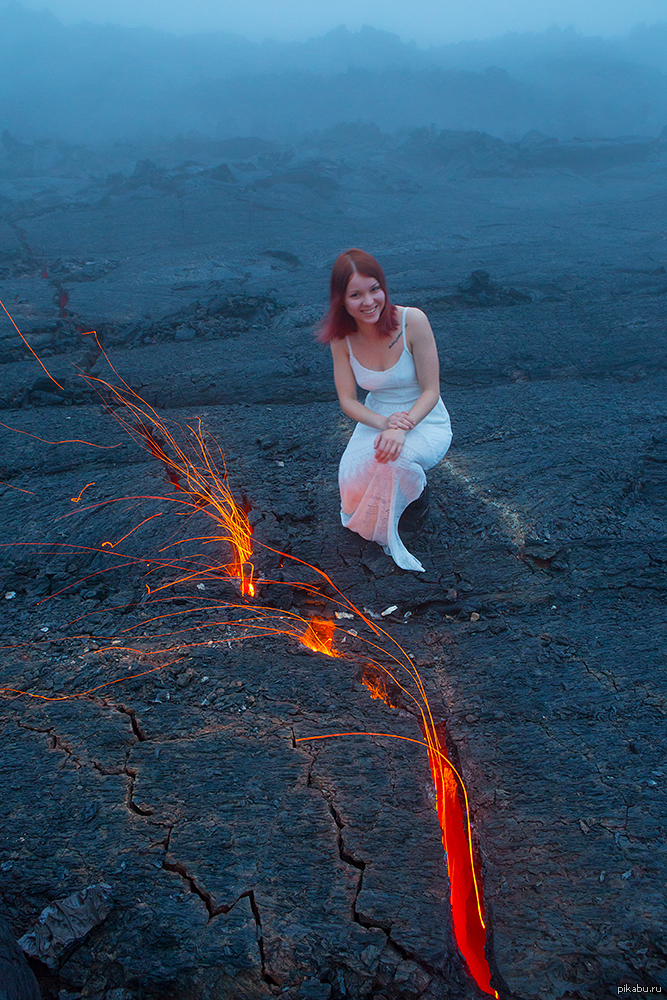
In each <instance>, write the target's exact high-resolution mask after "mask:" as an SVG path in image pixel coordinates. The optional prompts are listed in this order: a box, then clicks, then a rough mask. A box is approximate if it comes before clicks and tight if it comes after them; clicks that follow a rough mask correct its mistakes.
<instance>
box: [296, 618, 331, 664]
mask: <svg viewBox="0 0 667 1000" xmlns="http://www.w3.org/2000/svg"><path fill="white" fill-rule="evenodd" d="M335 628H336V625H335V623H334V622H333V621H331V620H329V619H326V618H311V619H310V621H309V622H308V628H307V629H306V631H305V632H304V634H303V635H302V636H301V639H300V640H299V641H300V642H301V644H302V645H303V646H307V648H308V649H312V650H313V651H314V652H315V653H324V655H325V656H340V653H337V652H336V651H335V649H334V648H333V634H334V629H335Z"/></svg>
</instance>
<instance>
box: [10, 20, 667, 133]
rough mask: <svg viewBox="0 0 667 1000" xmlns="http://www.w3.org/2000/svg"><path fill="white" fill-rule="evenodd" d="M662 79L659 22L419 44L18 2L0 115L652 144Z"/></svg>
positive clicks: (664, 62) (122, 129)
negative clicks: (184, 30) (535, 134)
mask: <svg viewBox="0 0 667 1000" xmlns="http://www.w3.org/2000/svg"><path fill="white" fill-rule="evenodd" d="M424 9H425V8H424ZM619 16H620V15H619ZM666 73H667V23H659V24H655V25H652V26H649V27H647V26H645V25H644V26H638V27H634V28H632V29H631V30H629V31H627V32H626V33H625V34H623V35H619V36H616V37H613V38H603V37H600V36H589V35H586V34H584V33H583V32H580V31H577V30H575V29H574V28H566V29H560V28H555V27H551V28H548V29H546V30H543V31H541V32H532V33H531V32H523V33H517V32H514V33H511V32H510V33H505V34H503V35H501V36H499V37H496V38H490V39H486V40H478V41H458V42H456V43H449V44H442V45H435V46H434V45H432V46H430V47H428V48H427V47H423V46H420V45H417V44H416V43H414V42H404V41H402V40H401V38H400V37H399V36H398V35H396V34H392V33H391V32H388V31H385V30H383V29H382V30H381V29H379V28H377V27H362V28H360V29H359V30H358V31H350V30H349V29H348V28H345V27H338V28H335V29H332V30H330V31H329V32H327V33H326V34H324V35H320V36H316V37H313V38H310V39H308V40H305V41H301V42H281V41H271V40H269V41H263V42H257V41H251V40H249V39H247V38H243V37H242V36H240V35H234V34H230V33H220V32H218V33H214V34H198V35H196V34H191V35H182V36H176V35H173V34H169V33H166V32H161V31H157V30H154V29H149V28H133V27H121V26H118V25H102V24H94V23H92V22H86V23H79V24H63V23H62V22H61V21H59V20H58V19H57V18H56V17H55V16H54V15H53V14H51V13H49V12H46V11H42V12H35V11H32V10H29V9H28V8H25V7H23V6H21V5H20V4H10V5H9V6H7V7H5V8H4V9H2V10H1V11H0V85H1V93H2V97H1V98H0V121H1V122H2V125H3V128H6V129H8V130H9V132H10V133H11V134H12V135H13V136H15V137H16V138H17V139H19V140H20V141H30V140H34V139H54V138H57V139H61V140H65V141H71V142H85V143H89V142H100V141H104V140H109V139H113V140H118V139H129V138H133V139H134V138H137V137H138V136H141V137H142V139H144V140H145V139H146V138H148V137H150V138H152V139H157V138H173V137H174V136H176V135H179V134H183V133H188V132H197V133H200V134H202V135H206V136H209V137H216V138H230V137H233V136H235V135H248V134H252V135H259V136H263V137H267V138H272V139H277V138H280V139H283V138H285V139H289V140H294V139H295V138H296V137H298V136H299V135H300V134H302V133H303V132H305V131H309V130H312V129H315V128H328V127H331V126H334V125H337V124H338V123H340V122H346V121H347V122H350V121H352V122H355V121H356V122H368V123H374V124H376V125H377V126H379V127H380V128H381V129H383V130H385V131H389V132H395V131H396V130H397V129H406V128H408V129H409V128H416V127H420V126H428V127H434V128H436V129H457V130H470V129H472V130H479V131H484V132H489V133H492V134H494V135H497V136H499V137H502V138H505V139H510V140H512V139H518V138H520V137H521V136H522V135H523V134H524V133H525V132H527V131H529V130H531V129H538V130H540V131H542V132H544V133H545V134H547V135H549V136H553V137H556V138H562V139H567V138H572V137H573V136H583V137H600V136H610V135H627V134H639V135H645V136H650V135H656V134H658V133H659V132H660V131H661V129H662V127H663V126H664V125H665V123H666V122H667V87H666V86H665V84H666V82H667V77H666Z"/></svg>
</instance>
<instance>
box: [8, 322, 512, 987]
mask: <svg viewBox="0 0 667 1000" xmlns="http://www.w3.org/2000/svg"><path fill="white" fill-rule="evenodd" d="M0 305H1V306H2V308H3V309H4V311H5V313H6V314H7V316H8V317H9V319H10V320H11V322H12V323H13V325H14V327H15V329H16V330H17V332H18V333H19V335H20V336H21V338H22V339H23V341H24V343H25V344H26V346H28V348H29V349H30V351H31V353H32V354H33V355H34V356H35V357H36V359H37V361H38V362H39V364H40V365H41V367H42V368H43V369H44V371H45V372H46V374H47V375H49V373H48V372H47V371H46V368H44V365H43V364H42V362H41V361H39V358H37V355H36V354H35V352H34V351H33V350H32V348H31V347H30V345H29V344H28V343H27V341H26V340H25V338H24V337H23V335H22V334H21V332H20V330H18V327H17V326H16V324H15V323H14V321H13V319H12V318H11V316H10V315H9V313H8V312H7V309H6V308H5V306H4V305H3V304H2V302H0ZM65 305H66V302H65V303H63V304H62V308H63V309H64V306H65ZM90 334H92V335H93V336H94V337H95V340H96V343H97V346H98V348H99V350H100V352H101V353H102V354H103V355H104V357H105V359H106V361H107V363H108V364H109V367H110V368H111V370H112V371H113V372H114V374H115V375H116V376H117V378H119V380H120V382H121V383H122V387H121V388H118V387H116V386H114V385H112V384H111V383H110V382H108V381H106V380H105V379H101V378H98V377H94V376H92V375H80V377H82V378H83V379H84V380H85V381H86V382H88V384H90V385H95V386H96V387H97V388H98V389H99V390H100V391H101V392H102V393H104V392H106V393H107V394H108V395H110V401H111V403H112V404H113V405H115V406H116V407H119V408H120V412H116V411H114V417H115V419H116V420H117V421H118V422H119V423H120V425H121V426H122V427H123V428H124V430H125V431H126V432H127V433H128V434H129V435H130V436H131V437H132V438H133V439H134V440H135V441H136V442H137V443H138V444H140V445H141V446H142V447H143V448H145V449H146V450H147V451H149V452H150V453H151V454H152V455H153V456H154V457H155V458H156V459H158V461H160V462H161V463H162V465H163V466H164V468H165V470H166V474H167V478H168V480H169V482H170V483H171V485H172V487H173V489H174V491H175V492H176V493H177V497H171V498H167V497H146V496H144V497H125V498H120V499H122V500H127V499H132V500H149V499H153V500H160V501H162V502H164V501H166V500H171V501H172V502H174V503H175V504H177V505H178V506H179V508H180V509H179V511H177V513H180V514H185V515H191V514H194V513H196V512H202V513H204V514H205V515H206V516H208V517H210V518H211V519H212V520H213V521H214V523H215V524H216V526H217V528H218V529H219V530H218V532H217V533H215V534H212V535H206V536H199V537H198V538H194V539H180V540H179V543H180V542H184V541H201V542H203V543H205V544H214V545H218V544H219V543H221V542H223V543H227V544H228V545H229V546H230V547H231V551H232V559H231V562H228V563H226V564H225V563H217V562H215V563H211V562H210V561H208V562H207V564H206V565H205V567H204V568H202V564H201V562H200V563H197V562H196V561H195V557H189V558H188V559H185V560H184V559H178V558H176V559H162V560H160V559H151V560H148V559H145V558H141V559H140V558H135V557H129V556H125V555H123V553H120V552H116V551H114V550H115V547H116V546H118V545H120V543H121V542H123V541H124V540H125V539H126V538H128V537H129V535H131V534H132V533H133V532H134V531H136V530H137V529H138V528H139V527H141V525H143V524H145V523H146V522H147V521H149V520H151V519H152V518H153V517H159V516H161V512H160V513H157V514H152V515H150V516H149V517H147V518H145V519H144V520H143V521H141V522H140V523H139V524H137V525H135V527H134V528H132V529H131V530H130V531H129V532H127V533H126V534H125V535H123V536H122V538H120V539H118V541H117V542H113V543H112V542H110V541H105V542H103V543H102V546H101V550H103V551H105V552H107V553H108V554H110V555H115V556H119V557H120V558H121V559H125V560H127V561H126V562H124V563H122V562H121V563H116V564H114V566H113V567H111V569H117V568H120V567H121V566H135V567H138V566H144V567H146V568H147V573H152V572H154V571H156V570H158V569H160V570H176V571H177V573H179V574H181V575H180V576H179V577H178V579H176V580H174V579H171V580H170V581H169V583H166V584H162V585H160V586H158V587H154V588H152V589H151V587H150V586H149V585H148V584H146V588H147V590H148V594H149V595H154V594H155V593H157V592H159V591H160V590H163V589H164V588H165V587H173V586H174V585H175V584H177V583H184V582H188V581H192V580H195V579H201V578H209V577H211V576H219V575H220V574H221V573H222V574H223V575H225V576H227V577H228V578H230V579H235V580H237V581H238V583H239V587H240V592H241V595H242V597H246V598H247V597H250V598H252V597H254V596H255V594H256V586H255V580H254V565H253V563H252V561H251V559H252V554H253V546H252V527H251V526H250V523H249V520H248V508H247V506H246V507H245V508H244V507H241V506H240V505H239V504H238V503H237V502H236V501H235V499H234V497H233V495H232V493H231V490H230V488H229V483H228V475H227V468H226V465H225V460H224V456H223V455H222V453H221V452H220V450H219V448H218V452H219V454H220V464H221V468H219V467H218V465H217V464H216V462H215V460H214V458H213V455H212V453H211V449H210V447H209V445H208V444H207V441H206V439H205V436H204V434H203V432H202V429H201V421H197V422H196V426H192V425H190V424H187V425H186V427H187V430H188V431H189V433H190V436H191V437H190V442H189V443H186V444H183V445H181V444H179V443H178V442H177V440H176V439H175V437H174V436H173V434H172V433H171V432H170V431H169V429H168V427H167V426H166V424H165V423H164V421H163V420H162V419H161V418H160V417H159V415H158V414H157V412H156V411H155V410H154V409H153V407H151V406H150V405H149V404H147V403H146V402H145V400H143V399H142V398H141V397H140V396H139V395H138V394H137V393H136V392H134V390H132V389H131V387H130V386H129V385H128V384H127V383H126V382H125V381H124V380H123V379H122V378H121V377H120V376H119V375H118V372H116V370H115V368H114V367H113V365H112V364H111V361H110V359H109V357H108V355H107V354H106V352H105V351H104V349H103V347H102V345H101V344H100V341H99V338H98V337H97V334H96V333H95V331H90ZM86 335H87V334H86ZM49 378H51V376H50V375H49ZM52 381H53V382H54V383H55V384H56V385H58V386H59V388H62V386H60V385H59V383H57V382H56V381H55V379H52ZM3 426H7V425H3ZM10 429H14V428H10ZM21 433H26V432H21ZM30 436H31V437H36V435H30ZM38 440H44V439H41V438H38ZM49 443H66V442H49ZM82 443H86V444H90V442H82ZM94 447H102V446H99V445H98V446H94ZM114 447H117V446H114ZM92 485H94V483H89V484H87V486H85V487H84V489H83V490H82V491H81V493H80V494H79V496H78V497H76V498H75V497H72V498H71V499H72V501H73V502H75V503H78V502H79V501H80V499H81V496H82V494H83V492H84V491H85V489H87V488H88V487H89V486H92ZM15 488H16V487H15ZM24 492H29V491H24ZM108 502H118V501H116V500H113V501H102V502H101V503H99V504H93V505H91V506H89V507H86V508H80V509H79V511H80V512H81V511H83V510H91V509H97V508H99V507H101V506H104V504H105V503H108ZM179 543H175V544H179ZM67 547H68V548H73V549H75V548H78V549H80V550H84V549H85V548H86V547H84V546H69V545H68V546H67ZM262 547H263V548H265V549H267V550H269V551H271V552H276V553H277V554H278V555H280V556H281V557H282V558H283V559H285V558H286V559H290V560H292V561H293V562H295V563H298V564H300V565H301V566H303V567H305V568H307V569H310V570H312V571H314V572H315V573H316V574H318V575H319V576H320V577H321V578H322V579H323V580H324V581H326V582H327V583H328V584H329V586H330V587H331V588H332V590H333V591H334V593H335V594H336V595H337V598H339V599H337V598H328V599H329V600H330V601H332V603H334V604H337V605H338V606H340V607H344V608H347V609H349V611H351V612H352V613H353V614H354V615H356V616H358V617H359V619H360V620H361V621H363V622H364V623H365V625H366V626H367V627H368V628H369V629H370V630H371V632H372V633H373V634H374V635H375V636H376V637H377V639H378V640H379V641H380V642H381V641H382V638H383V637H384V638H386V639H388V640H389V641H390V642H391V643H392V645H393V646H394V648H395V649H396V650H397V651H398V653H400V654H401V655H400V658H399V657H398V656H397V655H395V654H393V653H388V651H387V650H386V649H384V648H383V647H382V646H380V645H379V644H378V643H377V642H373V641H371V640H370V639H366V640H364V641H365V642H366V643H367V645H369V646H370V647H372V648H374V649H377V650H379V651H380V652H381V653H382V654H383V655H384V656H387V655H389V658H390V659H391V660H392V661H393V663H394V664H395V666H392V668H391V670H390V669H389V668H387V667H386V666H385V665H384V664H383V663H380V662H379V661H378V660H372V661H370V662H371V664H372V665H373V666H374V667H375V668H377V670H378V671H379V673H378V675H377V677H376V678H375V679H374V680H367V681H366V683H367V686H368V687H369V690H370V691H371V695H372V697H375V698H382V699H383V700H385V701H387V702H388V703H389V704H391V697H390V693H389V688H388V685H387V680H389V681H391V682H392V683H393V684H395V685H396V687H397V689H398V690H400V691H401V692H402V693H403V694H405V695H406V696H407V697H408V699H409V700H410V701H411V702H412V703H413V704H414V705H415V706H416V709H417V711H418V716H419V719H420V721H421V727H422V732H423V734H424V740H416V739H413V738H411V737H405V736H395V734H386V733H385V734H381V733H369V734H359V733H339V734H328V736H336V735H337V736H355V735H370V736H378V737H379V736H390V737H393V738H397V739H404V740H408V741H409V742H413V743H417V744H419V745H422V746H425V747H426V749H427V754H428V760H429V765H430V768H431V773H432V776H433V781H434V785H435V791H436V800H437V811H438V820H439V823H440V827H441V831H442V841H443V846H444V849H445V851H446V854H447V866H448V872H449V879H450V886H451V906H452V920H453V925H454V933H455V937H456V941H457V944H458V946H459V949H460V951H461V953H462V955H463V957H464V959H465V961H466V963H467V965H468V968H469V970H470V972H471V974H472V976H473V978H474V979H475V981H476V982H477V984H478V986H479V987H480V988H481V989H482V990H483V991H484V992H485V993H487V994H489V995H492V996H495V997H498V993H497V992H496V991H495V989H493V987H492V986H491V983H490V970H489V965H488V962H487V959H486V956H485V949H486V924H485V920H484V905H483V899H482V890H481V884H480V880H479V877H478V874H477V871H476V865H475V858H474V851H473V840H472V830H471V825H470V810H469V803H468V795H467V791H466V788H465V785H464V782H463V780H462V778H461V775H460V774H459V772H458V771H457V769H456V768H455V766H454V765H453V763H452V761H451V760H450V759H449V757H448V756H447V754H446V753H445V752H444V750H443V747H444V732H443V731H442V728H441V727H438V726H436V723H435V721H434V719H433V714H432V711H431V707H430V705H429V702H428V698H427V696H426V691H425V688H424V685H423V682H422V680H421V677H420V675H419V673H418V671H417V669H416V667H415V665H414V663H413V662H412V660H411V658H410V656H409V655H408V654H407V653H406V651H405V650H404V649H403V647H402V646H401V645H400V644H399V643H398V642H397V641H396V640H395V639H393V638H392V637H391V636H390V635H389V633H387V632H386V631H385V630H384V629H383V628H381V627H380V626H379V625H376V624H375V623H374V622H373V621H371V620H370V618H369V617H367V615H366V614H364V613H363V612H362V611H360V610H359V609H358V608H357V607H356V606H355V605H354V604H352V602H351V601H349V600H348V599H347V598H346V597H345V595H344V594H343V593H342V592H341V591H340V590H339V589H338V587H336V585H335V584H334V583H333V581H332V580H331V579H330V577H329V576H327V574H326V573H324V572H323V571H322V570H320V569H318V568H317V567H314V566H311V565H310V564H309V563H306V562H305V561H304V560H301V559H299V558H298V557H295V556H292V555H289V554H287V553H281V552H279V551H278V550H276V549H272V548H271V547H270V546H267V545H263V546H262ZM166 548H169V546H167V547H165V548H164V549H162V550H161V551H162V552H164V551H166ZM88 551H100V549H89V550H88ZM108 571H109V570H99V571H97V572H94V573H91V574H89V575H88V577H86V578H84V579H89V578H91V577H94V576H98V575H100V574H101V573H105V572H108ZM77 582H81V581H77ZM274 582H276V581H274ZM70 586H73V584H69V585H68V586H67V587H64V588H63V589H62V590H61V591H59V592H58V593H62V592H63V591H65V590H67V589H69V587H70ZM290 586H293V587H294V586H296V587H301V588H302V589H303V590H304V591H306V592H309V593H320V594H321V590H320V588H319V587H317V586H316V585H315V584H310V583H305V584H295V583H294V582H291V583H290ZM51 596H56V595H55V594H54V595H51ZM47 599H48V598H47ZM40 603H41V602H40ZM151 603H152V602H151ZM216 606H217V607H224V608H225V609H228V610H229V609H234V608H238V609H242V610H243V613H244V617H241V618H239V619H236V620H226V621H224V622H215V623H212V624H210V625H209V626H208V627H219V626H221V625H223V626H225V627H226V628H230V627H236V628H239V629H242V630H243V635H237V636H234V637H231V636H226V638H225V640H224V641H227V642H229V641H234V640H237V639H241V638H245V637H247V636H249V635H253V634H254V635H285V636H289V637H291V638H293V639H295V640H296V641H298V642H299V643H301V644H302V645H304V646H306V647H307V648H309V649H311V650H313V651H315V652H318V653H322V654H324V655H327V656H335V657H340V656H341V654H340V653H339V652H337V651H336V650H335V649H334V647H333V639H334V634H335V632H336V631H337V630H339V631H342V632H344V631H345V630H344V629H339V627H337V626H336V624H335V622H334V621H332V620H328V619H323V618H318V617H312V618H311V619H310V620H308V619H306V618H303V617H302V616H301V615H299V614H296V613H294V612H283V613H277V612H276V610H275V609H274V608H266V607H261V606H258V605H251V604H248V603H244V604H232V603H227V602H223V603H220V602H216ZM192 610H193V609H188V610H187V612H183V611H176V612H171V613H165V614H159V615H155V616H154V617H153V618H150V619H148V620H147V621H144V622H143V623H142V625H141V626H131V627H130V628H129V629H126V630H125V632H131V631H133V630H136V629H137V628H142V629H143V628H145V627H146V626H147V625H148V624H150V623H151V622H158V621H161V620H167V619H173V618H175V617H176V616H178V615H181V614H186V613H192ZM198 610H201V609H198ZM251 613H252V614H254V615H255V616H256V617H254V618H253V617H250V614H251ZM79 620H80V619H79ZM201 628H202V625H201V624H200V625H198V626H194V627H190V626H188V627H187V628H185V629H181V630H180V631H181V633H182V632H186V631H190V630H195V629H196V630H197V631H198V630H200V629H201ZM174 634H175V633H174V632H167V633H163V635H168V636H173V635H174ZM348 634H355V635H356V633H348ZM159 637H160V635H158V636H155V635H153V636H150V638H151V639H152V640H154V639H155V638H159ZM146 638H148V636H147V637H146ZM186 645H188V646H190V645H191V646H195V645H203V643H189V644H186ZM171 648H172V649H173V647H171ZM180 648H183V647H182V646H181V647H180ZM107 649H113V650H114V651H116V652H118V651H120V650H121V649H124V650H126V651H127V650H131V649H132V647H119V646H116V645H112V646H111V647H107ZM102 651H103V650H102ZM133 651H135V652H142V651H140V650H133ZM168 651H169V650H168V649H165V650H155V651H154V652H156V653H157V652H168ZM97 652H100V651H99V650H98V651H97ZM173 662H176V661H173V660H172V661H171V663H173ZM168 665H170V664H163V665H160V666H157V667H153V668H151V669H150V670H147V671H142V672H141V673H137V674H130V675H128V676H127V677H122V678H118V679H116V680H113V681H108V682H106V683H103V684H100V685H97V686H96V687H94V688H89V689H87V690H86V691H82V692H78V693H76V694H70V695H61V696H58V697H47V696H45V695H39V694H34V693H32V692H25V691H20V690H19V689H16V688H9V687H4V688H0V694H5V695H15V696H20V695H26V696H28V697H31V698H39V699H41V700H44V701H65V700H68V699H71V698H82V697H84V696H90V695H92V694H93V693H94V692H96V691H99V690H101V689H102V688H105V687H109V686H111V685H114V684H118V683H121V682H122V681H123V680H127V679H129V678H132V679H134V678H137V677H141V676H145V675H146V674H150V673H154V672H155V671H157V670H161V669H164V667H165V666H168ZM399 670H400V671H404V672H405V673H406V674H407V679H406V681H405V683H403V682H402V681H401V680H400V679H399V674H398V671H399ZM409 683H412V684H414V686H415V688H416V695H415V694H413V693H412V692H411V691H410V690H409V689H408V688H407V687H406V684H409ZM328 736H316V737H301V738H299V739H298V740H297V742H303V741H304V740H306V739H324V738H328Z"/></svg>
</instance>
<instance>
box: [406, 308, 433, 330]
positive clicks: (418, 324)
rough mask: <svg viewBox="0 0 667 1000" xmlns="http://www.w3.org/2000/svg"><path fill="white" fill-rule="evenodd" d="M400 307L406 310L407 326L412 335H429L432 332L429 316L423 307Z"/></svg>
mask: <svg viewBox="0 0 667 1000" xmlns="http://www.w3.org/2000/svg"><path fill="white" fill-rule="evenodd" d="M398 308H399V309H403V310H404V315H405V328H406V330H409V331H410V334H411V335H412V336H414V335H416V336H419V335H420V334H424V335H428V334H429V333H430V332H431V324H430V323H429V321H428V316H427V315H426V313H425V312H424V311H423V310H422V309H418V308H417V307H416V306H399V307H398Z"/></svg>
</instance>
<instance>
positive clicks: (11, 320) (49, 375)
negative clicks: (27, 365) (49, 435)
mask: <svg viewBox="0 0 667 1000" xmlns="http://www.w3.org/2000/svg"><path fill="white" fill-rule="evenodd" d="M0 306H2V308H3V309H4V310H5V313H7V317H8V319H9V322H10V323H11V324H12V326H13V327H14V329H15V330H16V332H17V333H18V335H19V337H20V338H21V340H22V341H23V343H24V344H25V346H26V347H27V348H28V350H29V351H30V353H31V354H32V356H33V357H34V358H35V361H36V362H37V364H38V365H39V366H40V367H41V368H43V369H44V372H45V373H46V375H48V377H49V378H50V379H51V381H52V382H53V383H54V385H57V386H58V388H59V389H62V390H63V392H64V391H65V390H64V389H63V387H62V386H61V384H60V382H56V380H55V379H54V377H53V375H51V374H50V372H48V371H47V369H46V368H45V367H44V365H43V364H42V362H41V361H40V360H39V357H38V356H37V354H36V353H35V351H33V349H32V347H31V346H30V344H29V343H28V341H27V340H26V339H25V337H24V336H23V334H22V333H21V331H20V330H19V328H18V326H17V325H16V323H15V322H14V320H13V319H12V317H11V316H10V315H9V312H8V311H7V309H6V307H5V304H4V302H3V301H2V300H1V299H0Z"/></svg>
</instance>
